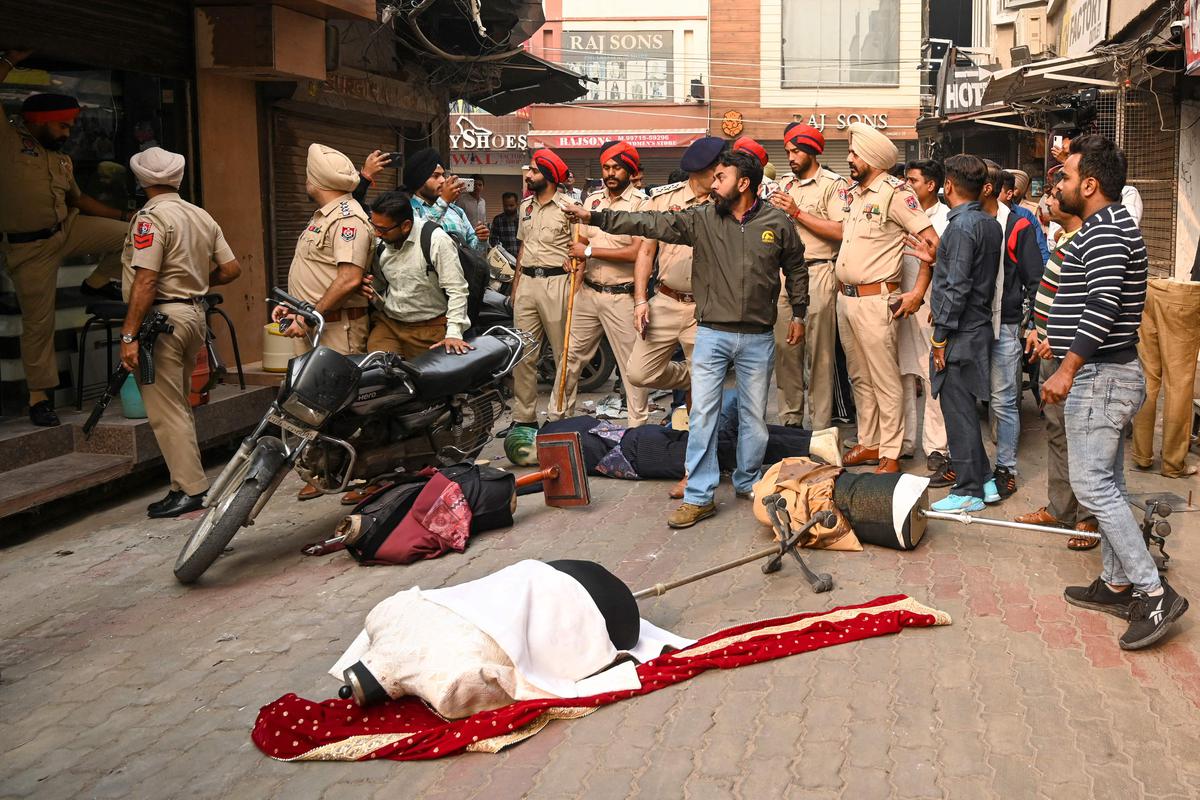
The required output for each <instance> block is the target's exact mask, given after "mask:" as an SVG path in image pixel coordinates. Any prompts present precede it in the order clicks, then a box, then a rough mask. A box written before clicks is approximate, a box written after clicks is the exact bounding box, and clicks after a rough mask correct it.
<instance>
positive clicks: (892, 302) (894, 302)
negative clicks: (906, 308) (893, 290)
mask: <svg viewBox="0 0 1200 800" xmlns="http://www.w3.org/2000/svg"><path fill="white" fill-rule="evenodd" d="M903 304H904V298H902V297H899V296H896V297H892V298H889V299H888V311H891V312H892V316H893V317H894V316H896V312H897V311H899V310H900V306H901V305H903Z"/></svg>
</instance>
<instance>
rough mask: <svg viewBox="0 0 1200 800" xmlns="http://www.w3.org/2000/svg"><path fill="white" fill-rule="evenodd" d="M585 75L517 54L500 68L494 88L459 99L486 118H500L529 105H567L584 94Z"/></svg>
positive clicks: (585, 89)
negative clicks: (493, 115)
mask: <svg viewBox="0 0 1200 800" xmlns="http://www.w3.org/2000/svg"><path fill="white" fill-rule="evenodd" d="M589 80H592V79H591V78H588V77H587V76H586V75H580V74H578V73H576V72H572V71H571V70H569V69H567V68H566V67H563V66H562V65H560V64H554V63H551V62H549V61H545V60H543V59H540V58H538V57H537V56H535V55H531V54H529V53H524V52H522V53H518V54H517V55H515V56H513V57H512V58H510V59H508V60H507V61H505V62H503V63H502V64H500V85H499V86H498V87H495V88H492V89H487V90H482V91H478V92H475V93H474V94H468V95H466V96H464V97H463V99H464V100H466V101H467V102H468V103H470V104H471V105H473V106H478V107H479V108H482V109H483V110H484V111H487V112H488V113H489V114H495V115H496V116H504V115H505V114H511V113H512V112H514V111H516V110H517V109H520V108H524V107H525V106H527V105H531V104H532V103H567V102H570V101H571V100H574V99H576V98H579V97H583V96H584V95H585V94H587V87H586V86H585V85H584V82H585V81H589Z"/></svg>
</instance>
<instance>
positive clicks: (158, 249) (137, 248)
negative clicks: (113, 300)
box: [121, 192, 233, 302]
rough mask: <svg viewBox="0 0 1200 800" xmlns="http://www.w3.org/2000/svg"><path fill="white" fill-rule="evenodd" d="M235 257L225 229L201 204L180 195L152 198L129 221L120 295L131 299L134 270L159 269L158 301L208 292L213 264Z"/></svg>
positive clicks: (164, 195)
mask: <svg viewBox="0 0 1200 800" xmlns="http://www.w3.org/2000/svg"><path fill="white" fill-rule="evenodd" d="M230 261H233V251H232V250H231V249H229V244H228V243H227V242H226V241H225V234H223V233H222V232H221V227H220V226H219V225H217V223H216V221H215V220H214V219H213V218H212V217H210V216H209V215H208V212H207V211H205V210H204V209H203V208H200V207H199V206H194V205H192V204H191V203H189V202H187V201H186V200H184V199H183V198H181V197H180V196H179V195H178V194H175V193H174V192H172V193H171V194H160V195H157V196H155V197H151V198H150V200H149V202H147V203H146V205H145V206H143V207H142V210H141V211H139V212H138V213H137V214H135V215H134V217H133V219H132V220H130V221H129V233H128V234H127V235H126V236H125V249H124V251H123V252H122V254H121V264H122V266H123V274H122V276H121V278H122V279H121V293H122V295H123V296H124V297H125V302H129V293H130V291H131V290H132V289H133V276H134V270H137V269H148V270H153V271H154V272H157V273H158V290H157V292H156V293H155V296H154V297H155V299H156V300H170V299H175V300H184V299H189V298H192V297H200V296H202V295H206V294H208V276H209V273H210V272H212V268H213V265H214V264H225V263H227V262H230Z"/></svg>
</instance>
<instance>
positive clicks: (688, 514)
mask: <svg viewBox="0 0 1200 800" xmlns="http://www.w3.org/2000/svg"><path fill="white" fill-rule="evenodd" d="M716 513H717V504H716V503H712V502H709V503H705V504H704V505H702V506H698V505H696V504H694V503H684V504H683V505H681V506H680V507H679V508H677V509H675V510H674V511H672V512H671V516H669V517H667V525H669V526H671V527H672V528H690V527H692V526H693V525H695V524H696V523H697V522H699V521H700V520H702V519H708V518H709V517H711V516H712V515H713V514H716Z"/></svg>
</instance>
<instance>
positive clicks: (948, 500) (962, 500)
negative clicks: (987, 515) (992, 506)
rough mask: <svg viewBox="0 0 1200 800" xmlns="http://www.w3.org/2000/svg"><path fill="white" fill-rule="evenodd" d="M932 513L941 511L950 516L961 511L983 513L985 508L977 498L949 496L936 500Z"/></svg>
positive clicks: (957, 495) (958, 495)
mask: <svg viewBox="0 0 1200 800" xmlns="http://www.w3.org/2000/svg"><path fill="white" fill-rule="evenodd" d="M930 508H931V509H933V510H934V511H943V512H947V513H951V514H956V513H959V512H961V511H966V512H971V511H983V509H984V508H985V506H984V505H983V501H982V500H980V499H979V498H978V497H970V496H968V495H961V494H950V495H946V496H945V497H943V498H942V499H941V500H938V501H937V502H936V503H934V504H933V505H932V506H930Z"/></svg>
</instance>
